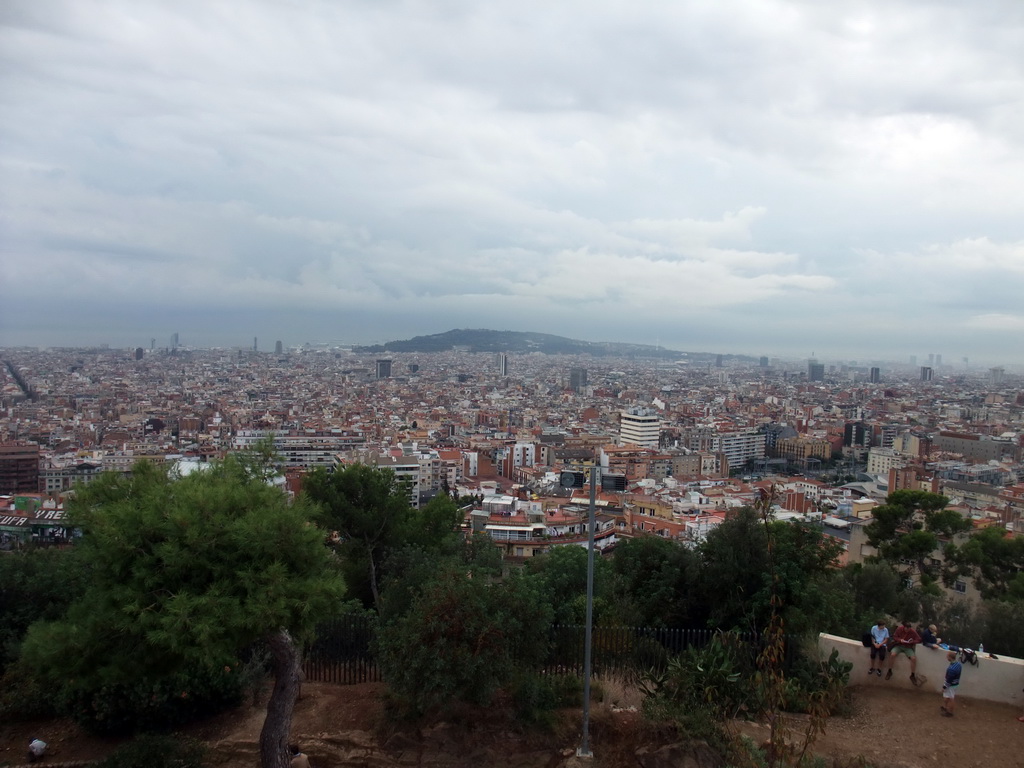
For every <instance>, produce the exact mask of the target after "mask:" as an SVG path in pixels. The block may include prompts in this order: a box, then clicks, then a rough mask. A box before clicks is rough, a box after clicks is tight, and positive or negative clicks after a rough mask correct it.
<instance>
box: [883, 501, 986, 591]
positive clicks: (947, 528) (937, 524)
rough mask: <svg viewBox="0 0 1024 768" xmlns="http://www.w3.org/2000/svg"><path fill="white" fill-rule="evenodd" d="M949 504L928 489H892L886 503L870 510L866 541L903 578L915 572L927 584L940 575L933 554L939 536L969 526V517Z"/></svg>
mask: <svg viewBox="0 0 1024 768" xmlns="http://www.w3.org/2000/svg"><path fill="white" fill-rule="evenodd" d="M948 503H949V499H947V498H946V497H945V496H942V495H940V494H937V493H929V492H928V491H915V490H908V489H904V490H899V491H893V492H892V493H890V494H889V496H888V497H887V498H886V501H885V504H883V505H882V506H880V507H876V508H875V509H874V510H872V513H871V514H872V517H873V520H872V521H871V522H870V523H869V524H868V525H867V527H866V528H865V533H867V537H868V543H869V544H870V545H871V546H873V547H875V548H876V549H877V550H878V556H879V557H880V558H881V559H882V560H885V561H886V562H888V563H889V564H891V565H892V566H893V567H894V568H896V569H897V570H898V571H899V572H900V573H901V574H902V575H903V576H904V577H906V578H910V577H912V576H913V575H914V574H915V573H916V574H917V575H918V576H920V578H921V581H922V584H923V585H924V586H925V587H928V586H930V585H931V584H933V583H934V582H935V581H936V579H937V578H938V577H939V575H940V572H939V571H940V569H939V566H938V565H936V564H935V563H933V562H932V559H933V558H932V555H933V553H934V552H935V551H936V550H937V549H938V548H939V545H940V543H941V541H942V539H943V538H951V537H953V536H955V535H956V534H958V533H962V532H964V531H967V530H970V527H971V523H970V521H969V520H965V519H964V518H963V517H962V516H961V515H959V514H957V513H956V512H954V511H952V510H947V509H945V507H946V505H947V504H948Z"/></svg>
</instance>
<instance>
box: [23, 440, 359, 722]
mask: <svg viewBox="0 0 1024 768" xmlns="http://www.w3.org/2000/svg"><path fill="white" fill-rule="evenodd" d="M69 512H70V516H71V519H72V524H74V525H75V526H77V527H78V528H79V529H81V530H82V532H83V536H82V538H81V541H80V542H79V543H78V547H79V549H80V556H81V557H82V558H83V560H84V562H86V563H87V564H88V566H89V569H90V583H89V586H88V588H87V589H86V590H85V592H84V594H83V595H82V597H81V598H79V599H78V600H76V601H75V602H74V603H73V604H72V605H71V606H70V608H69V609H68V611H67V614H66V616H65V617H64V618H62V619H60V620H58V621H53V622H40V623H37V624H34V625H33V626H32V627H31V628H30V630H29V632H28V635H27V636H26V639H25V643H24V646H23V653H22V659H21V663H22V664H23V665H26V668H28V669H32V670H36V671H37V672H38V675H39V678H40V680H41V681H42V682H43V683H44V684H45V685H46V686H47V687H48V688H49V689H50V690H52V691H54V692H59V698H61V699H62V700H64V701H67V702H70V703H75V704H77V705H79V707H78V708H77V709H76V714H78V715H79V716H80V717H82V718H83V720H84V721H85V722H88V723H90V724H99V723H104V722H105V723H109V722H111V720H113V719H116V718H112V717H110V716H109V715H107V714H105V713H103V712H102V711H99V710H97V701H103V700H105V694H104V692H109V691H120V692H130V691H138V690H149V691H150V696H156V697H157V698H160V697H161V696H172V695H173V696H177V697H178V698H179V699H183V700H188V699H191V700H192V701H191V702H189V704H190V706H191V707H194V708H195V711H196V712H200V711H207V707H206V705H207V704H210V705H213V704H215V703H216V702H219V701H225V700H230V699H231V698H233V697H232V696H225V694H224V691H223V689H222V688H221V687H220V686H218V685H217V684H216V681H217V680H218V675H217V673H216V670H225V668H226V669H227V670H230V669H232V668H234V667H235V666H236V665H237V664H238V663H239V657H240V655H241V654H242V653H243V652H244V650H245V649H247V648H249V647H251V646H252V645H253V644H254V643H255V642H256V641H257V640H259V639H261V638H262V637H264V636H266V635H267V634H268V633H271V632H275V631H277V630H278V628H287V629H289V630H291V631H293V632H296V633H298V635H299V636H300V637H302V636H309V634H310V633H311V631H312V629H313V628H314V627H315V624H316V623H317V621H319V620H320V619H321V618H323V617H324V616H326V615H329V614H330V612H331V611H333V610H334V608H335V606H336V605H337V604H338V601H339V599H340V597H341V594H342V582H341V579H340V578H339V576H338V575H337V573H336V571H335V570H334V568H333V567H332V565H331V562H330V556H329V553H328V551H327V549H326V548H325V547H324V546H323V534H322V533H321V532H320V531H319V530H318V529H317V528H316V527H315V526H313V525H312V524H311V523H310V522H309V521H310V518H311V515H312V510H311V509H310V508H309V507H308V506H306V505H305V504H303V503H299V504H295V505H291V504H289V503H288V502H287V499H286V497H285V496H284V494H283V493H282V492H281V491H280V490H278V489H276V488H274V487H272V486H270V485H268V484H267V483H266V482H264V479H263V477H262V475H261V474H260V473H259V472H257V471H253V468H252V466H251V465H249V464H247V463H246V462H244V461H239V460H235V459H232V458H229V459H227V460H225V461H224V462H222V463H218V464H214V465H211V467H210V468H209V470H208V471H205V472H197V473H194V474H191V475H188V476H186V477H183V478H175V477H171V476H170V475H169V474H168V473H167V472H166V471H165V470H164V469H162V468H158V467H156V466H153V465H150V464H146V463H139V464H137V465H136V467H135V470H134V472H133V474H132V476H131V477H130V478H126V477H123V476H119V475H103V476H101V477H100V478H99V479H98V480H96V481H95V482H94V483H92V484H91V485H89V486H87V487H85V488H83V489H81V490H80V491H79V492H78V493H77V494H76V496H75V498H74V499H73V501H72V502H71V503H70V505H69ZM224 674H228V672H227V671H225V673H224ZM172 683H173V685H172ZM229 687H230V686H229ZM182 694H184V696H182ZM97 696H99V699H97ZM130 698H132V697H131V696H130ZM81 707H85V708H86V709H87V710H88V711H89V713H88V714H87V713H86V712H85V711H84V710H83V709H82V708H81ZM127 715H130V713H126V718H125V720H124V722H123V725H124V727H125V728H133V727H136V726H138V725H139V724H140V723H138V722H135V723H133V722H130V717H127ZM139 715H140V718H141V719H142V720H145V719H146V717H148V715H147V714H146V709H145V708H143V709H140V710H139Z"/></svg>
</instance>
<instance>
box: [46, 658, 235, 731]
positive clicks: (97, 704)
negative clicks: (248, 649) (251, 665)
mask: <svg viewBox="0 0 1024 768" xmlns="http://www.w3.org/2000/svg"><path fill="white" fill-rule="evenodd" d="M238 670H239V667H238V666H236V667H234V668H232V667H224V668H219V669H210V668H202V667H193V668H190V669H186V670H183V671H181V672H179V673H177V674H173V675H166V676H163V677H160V678H158V679H145V678H141V679H139V680H138V681H136V682H134V683H110V684H106V685H100V686H85V685H79V684H76V681H74V680H71V681H68V685H67V687H65V688H64V689H63V691H61V693H60V697H59V703H60V708H61V710H62V711H64V712H66V713H67V714H68V715H70V716H71V717H72V718H74V720H75V721H76V722H78V723H79V724H80V725H82V726H83V727H84V728H86V729H88V730H90V731H92V732H94V733H99V734H105V735H117V734H130V733H137V732H140V731H161V730H167V729H170V728H176V727H178V726H181V725H184V724H186V723H189V722H192V721H194V720H198V719H201V718H204V717H209V716H210V715H213V714H216V713H217V712H221V711H223V710H225V709H228V708H230V707H233V706H237V705H238V704H240V703H241V702H242V699H243V697H244V695H245V693H246V681H245V679H244V676H243V675H241V674H239V671H238Z"/></svg>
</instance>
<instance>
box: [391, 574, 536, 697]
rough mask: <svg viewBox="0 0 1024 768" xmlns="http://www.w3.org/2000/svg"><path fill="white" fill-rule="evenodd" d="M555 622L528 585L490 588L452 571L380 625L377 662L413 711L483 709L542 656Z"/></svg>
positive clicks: (512, 581) (516, 581)
mask: <svg viewBox="0 0 1024 768" xmlns="http://www.w3.org/2000/svg"><path fill="white" fill-rule="evenodd" d="M550 624H551V609H550V607H549V606H548V605H547V604H546V602H545V600H544V599H543V597H542V595H541V593H540V592H539V590H537V589H536V588H535V586H534V585H533V584H532V583H531V582H530V581H529V580H527V579H524V578H518V577H517V578H512V579H510V580H508V581H507V582H504V583H501V584H493V585H491V584H488V583H487V582H486V581H485V580H482V579H478V578H469V577H468V576H467V574H466V573H465V572H462V571H460V570H458V569H447V570H445V571H442V572H441V573H440V574H438V575H437V577H436V578H435V579H433V580H432V581H431V582H430V583H428V584H426V585H425V586H424V588H423V590H422V592H421V593H420V594H419V595H418V596H417V597H416V599H415V600H414V601H413V603H412V605H411V607H410V609H409V610H408V612H407V613H405V614H404V615H402V616H400V617H398V618H395V619H393V620H392V621H390V622H387V623H385V624H383V625H382V626H381V628H380V631H379V633H378V640H377V651H378V659H379V661H380V664H381V666H382V668H383V671H384V677H385V679H386V680H387V682H388V684H389V686H390V689H391V691H392V693H393V694H395V695H396V697H398V699H399V700H400V701H401V703H402V706H403V709H405V710H407V711H408V712H411V713H415V714H423V713H425V712H430V711H445V710H448V709H450V708H451V707H453V706H455V705H457V704H459V703H471V704H485V703H487V702H489V701H490V699H491V697H492V696H493V695H494V693H495V692H496V691H497V690H498V689H499V688H500V687H501V686H503V685H505V684H507V683H508V682H510V681H511V680H513V679H514V673H515V671H516V668H517V666H518V664H519V663H520V662H521V661H522V660H524V659H527V658H542V657H543V654H544V649H545V647H546V644H547V637H548V628H549V627H550Z"/></svg>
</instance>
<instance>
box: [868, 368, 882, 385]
mask: <svg viewBox="0 0 1024 768" xmlns="http://www.w3.org/2000/svg"><path fill="white" fill-rule="evenodd" d="M868 378H869V380H870V381H871V383H872V384H877V383H878V382H880V381H881V380H882V371H881V370H880V369H879V368H872V369H871V373H870V374H869V377H868Z"/></svg>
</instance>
